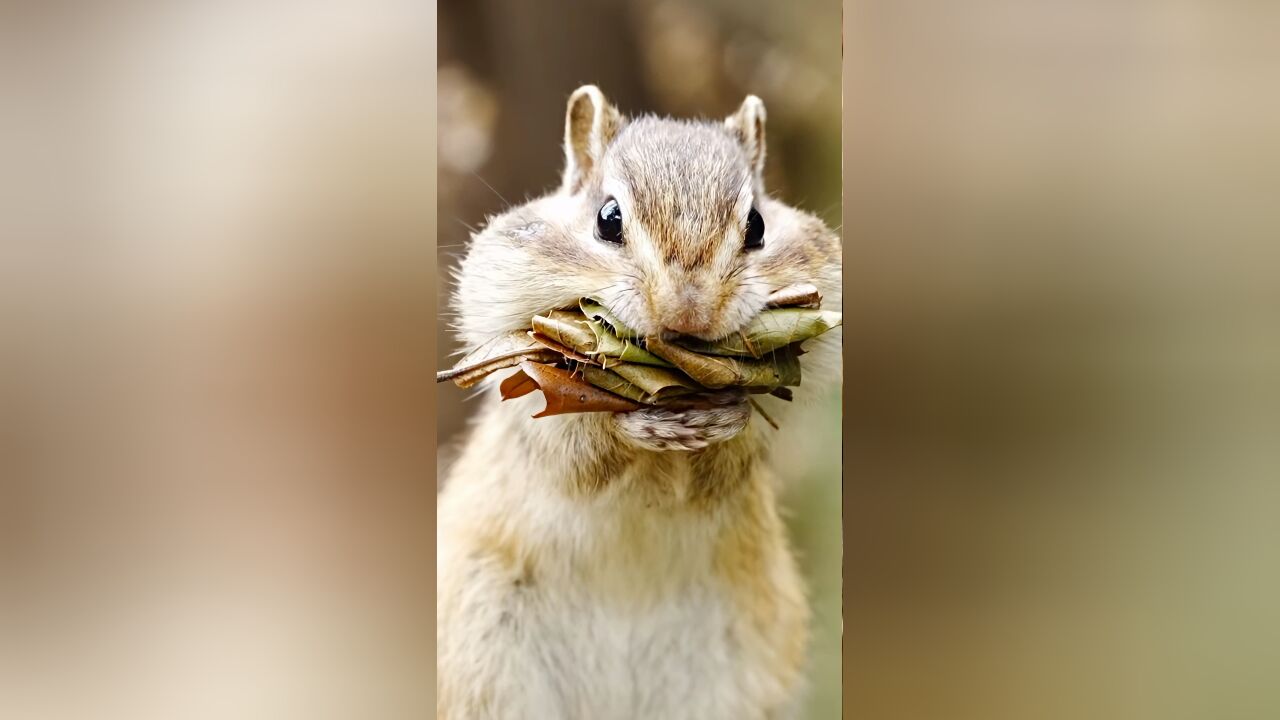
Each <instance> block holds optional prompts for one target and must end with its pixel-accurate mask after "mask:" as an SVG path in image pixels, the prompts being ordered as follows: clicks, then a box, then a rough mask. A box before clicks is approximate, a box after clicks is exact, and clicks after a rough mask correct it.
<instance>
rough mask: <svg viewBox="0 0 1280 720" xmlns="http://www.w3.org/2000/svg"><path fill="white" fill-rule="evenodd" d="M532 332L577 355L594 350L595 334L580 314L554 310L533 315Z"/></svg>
mask: <svg viewBox="0 0 1280 720" xmlns="http://www.w3.org/2000/svg"><path fill="white" fill-rule="evenodd" d="M533 331H534V332H536V333H538V334H539V335H542V336H544V337H547V338H549V339H551V340H553V341H555V342H556V343H559V344H560V345H563V346H564V347H567V348H571V349H573V350H576V351H577V352H579V353H583V354H587V353H592V352H595V350H596V333H595V332H593V331H592V329H591V328H590V327H589V326H588V325H587V319H586V318H585V317H583V316H582V315H581V314H580V313H575V312H568V311H566V310H555V311H552V312H550V313H547V314H546V315H534V316H533Z"/></svg>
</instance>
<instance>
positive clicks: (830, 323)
mask: <svg viewBox="0 0 1280 720" xmlns="http://www.w3.org/2000/svg"><path fill="white" fill-rule="evenodd" d="M840 323H841V316H840V313H838V312H829V311H826V310H813V309H809V308H778V309H774V310H765V311H764V312H762V313H760V314H759V315H757V316H756V317H755V318H754V319H753V320H752V321H751V322H750V323H748V324H747V326H746V327H744V328H743V329H742V330H741V331H740V332H738V333H736V334H734V335H730V336H729V337H726V338H721V339H719V340H714V341H710V342H708V341H705V340H698V339H695V338H681V339H680V340H679V341H678V342H679V344H680V346H681V347H684V348H685V349H687V350H691V351H693V352H695V353H699V354H702V355H731V356H736V357H753V358H762V357H764V356H765V355H767V354H769V353H771V352H774V351H775V350H778V349H779V348H783V347H786V346H787V345H791V344H793V343H799V342H804V341H805V340H809V339H811V338H815V337H817V336H819V335H821V334H822V333H824V332H827V331H828V330H830V329H832V328H834V327H838V326H839V325H840ZM649 349H650V350H653V348H652V347H651V346H650V348H649ZM658 354H659V355H661V353H658ZM668 359H669V358H668Z"/></svg>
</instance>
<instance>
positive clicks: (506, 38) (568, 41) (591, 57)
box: [437, 0, 841, 718]
mask: <svg viewBox="0 0 1280 720" xmlns="http://www.w3.org/2000/svg"><path fill="white" fill-rule="evenodd" d="M439 19H440V53H439V103H440V114H439V119H440V125H439V127H438V139H439V148H440V164H439V175H438V179H439V187H440V193H439V196H438V197H439V204H438V210H439V214H440V223H439V256H438V259H439V261H440V266H439V272H440V274H439V281H440V283H439V286H438V287H439V291H440V295H439V302H440V304H441V306H444V304H445V303H446V302H447V298H448V293H449V292H450V290H451V287H450V284H451V278H450V276H449V275H448V269H449V267H450V266H452V265H453V264H454V263H456V260H457V258H458V257H460V256H461V255H462V254H463V253H465V250H466V242H467V239H468V236H469V233H470V227H477V226H480V225H481V224H482V223H483V222H484V219H485V217H486V215H488V214H493V213H498V212H501V211H502V210H503V209H504V208H506V207H508V206H509V204H508V203H507V202H506V201H507V200H509V201H511V202H512V203H518V202H521V201H523V200H524V199H526V198H529V197H534V196H537V195H539V194H541V193H543V192H545V191H548V190H551V189H554V187H555V186H556V185H557V184H558V183H559V177H560V172H561V170H562V168H563V163H564V159H563V158H564V155H563V149H562V147H561V142H562V138H563V137H564V113H565V104H566V102H567V100H568V98H569V94H570V93H571V92H573V90H574V89H576V88H577V87H578V86H580V85H582V84H585V83H594V84H596V85H599V86H600V88H601V89H602V90H603V91H604V93H605V95H606V96H608V97H609V99H610V100H611V101H613V102H614V103H615V104H616V105H618V107H619V108H620V109H621V110H622V112H624V113H626V114H641V113H655V114H659V115H673V116H678V117H706V118H715V119H720V118H723V117H725V116H727V115H729V114H730V113H732V112H733V111H734V110H736V109H737V108H738V106H739V105H740V104H741V103H742V100H743V98H744V97H746V95H748V94H751V93H754V94H756V95H759V96H760V97H761V98H762V99H763V100H764V102H765V105H766V107H767V109H768V127H767V130H766V133H767V142H768V153H769V157H768V162H767V178H766V182H767V184H768V186H769V189H770V192H771V193H773V194H774V195H775V196H777V197H779V198H781V199H782V200H784V201H786V202H790V203H792V204H795V205H799V206H800V207H802V208H804V209H806V210H809V211H811V212H815V213H818V214H819V215H820V216H822V217H823V219H825V220H826V221H827V222H828V223H829V224H830V225H831V226H832V227H838V226H839V224H840V217H841V213H840V204H841V198H840V34H839V26H840V4H839V2H838V0H804V1H803V2H789V3H779V2H765V1H763V0H747V1H745V2H744V1H741V0H736V1H731V0H702V1H690V0H657V1H651V0H556V1H555V2H526V1H525V0H452V1H447V2H442V3H441V4H440V16H439ZM444 319H445V320H447V319H448V317H447V316H446V317H445V318H444ZM437 339H438V344H437V348H438V352H437V361H438V362H439V363H440V365H441V366H442V367H448V366H449V365H451V364H452V362H453V358H454V356H453V355H452V353H455V352H456V351H457V350H458V349H459V348H458V347H457V345H456V344H455V343H454V342H453V338H452V336H451V334H450V332H449V328H448V327H447V326H446V325H445V324H443V323H442V324H441V325H440V326H438V336H437ZM468 397H469V393H466V392H463V391H460V390H458V389H457V388H454V387H452V386H442V387H441V388H440V390H439V392H438V394H437V401H438V405H437V407H438V408H439V413H438V419H439V438H440V442H441V454H440V462H441V465H442V466H443V465H444V464H445V463H447V462H448V460H449V457H450V455H451V454H452V452H454V447H455V446H456V443H457V442H459V441H460V438H461V431H462V430H463V429H464V428H465V424H466V422H467V419H468V416H469V412H470V410H471V408H472V405H471V404H469V403H468V402H467V398H468ZM839 436H840V408H839V398H838V397H837V396H836V395H835V394H834V393H833V395H832V397H831V398H830V399H829V401H828V402H826V403H825V404H824V405H823V406H822V408H821V410H820V411H818V412H816V413H814V414H813V415H812V416H811V417H809V418H806V419H804V421H803V422H801V421H800V419H797V422H796V423H795V426H794V427H788V428H786V440H785V441H784V442H782V443H780V444H781V445H783V446H784V448H785V450H784V452H783V454H782V457H781V458H780V466H781V467H786V468H789V469H790V470H791V472H790V473H789V477H788V481H789V482H788V488H787V494H786V497H785V498H784V501H785V503H786V506H787V508H788V511H789V514H788V519H789V522H790V525H791V534H792V537H793V538H794V540H795V542H796V545H797V546H798V548H797V549H798V551H799V553H800V557H801V562H802V565H803V569H804V571H805V575H806V577H807V579H808V581H809V584H810V586H811V589H812V591H813V592H812V595H813V601H814V608H815V623H814V634H815V642H814V647H813V664H812V669H811V672H810V678H811V682H812V688H811V693H810V697H809V702H808V703H807V706H806V714H805V715H804V717H806V718H828V717H834V716H835V713H836V712H837V708H839V706H840V681H839V667H840V657H839V652H840V550H841V547H840V509H839V508H840V502H839V498H840V483H839V472H840V448H839Z"/></svg>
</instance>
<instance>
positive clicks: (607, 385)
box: [581, 365, 653, 405]
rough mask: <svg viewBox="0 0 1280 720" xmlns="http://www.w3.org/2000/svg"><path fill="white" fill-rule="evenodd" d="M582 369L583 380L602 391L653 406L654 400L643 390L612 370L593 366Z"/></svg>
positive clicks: (585, 366) (584, 366)
mask: <svg viewBox="0 0 1280 720" xmlns="http://www.w3.org/2000/svg"><path fill="white" fill-rule="evenodd" d="M581 369H582V377H583V379H585V380H586V381H587V382H589V383H591V384H592V385H595V386H596V387H598V388H600V389H601V390H608V391H609V392H611V393H613V394H614V395H621V396H622V397H624V398H627V399H628V400H634V401H636V402H638V403H644V404H646V405H652V404H653V400H652V399H650V398H649V394H648V393H646V392H645V391H644V389H643V388H641V387H639V386H638V385H635V384H633V383H631V382H629V381H628V380H627V379H626V378H624V377H622V376H621V375H619V374H618V373H616V372H614V371H612V370H605V369H604V368H598V367H593V366H591V365H583V366H582V368H581Z"/></svg>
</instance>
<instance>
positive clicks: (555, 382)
mask: <svg viewBox="0 0 1280 720" xmlns="http://www.w3.org/2000/svg"><path fill="white" fill-rule="evenodd" d="M520 369H521V370H523V371H524V373H525V374H526V375H528V376H529V377H530V378H533V381H534V382H536V383H538V387H539V388H541V389H542V394H543V396H544V397H545V398H546V400H547V406H546V408H544V409H543V410H542V412H540V413H538V414H537V415H534V417H536V418H540V417H547V416H549V415H563V414H566V413H581V412H630V411H632V410H639V409H640V408H641V407H643V405H641V404H639V403H637V402H633V401H631V400H628V399H626V398H623V397H619V396H617V395H614V394H612V393H608V392H605V391H604V390H601V389H600V388H597V387H595V386H594V385H591V384H590V383H588V382H586V381H584V380H582V379H579V378H576V377H574V376H573V375H572V374H571V373H570V372H569V371H568V370H562V369H560V368H558V367H555V366H554V365H545V364H542V363H536V362H529V361H525V362H522V363H520Z"/></svg>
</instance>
